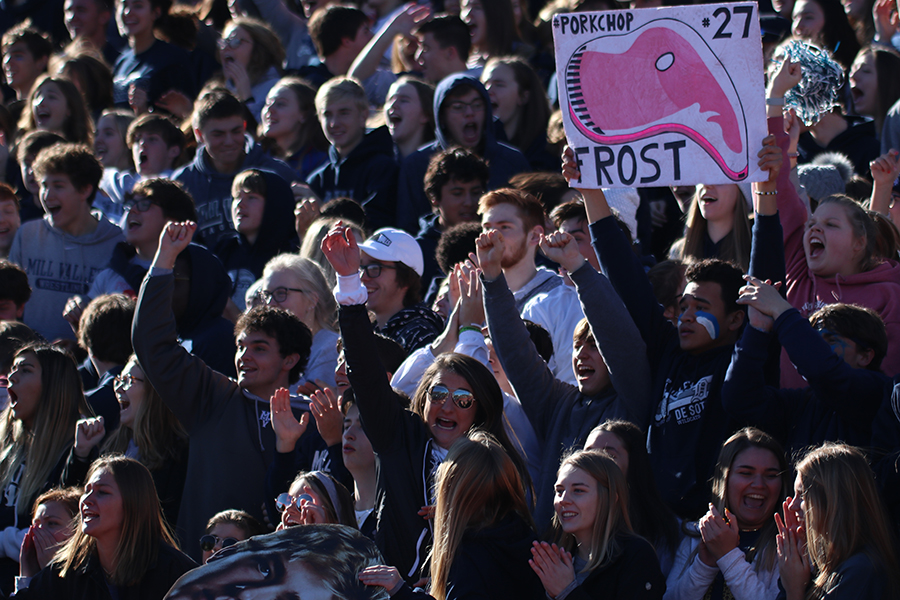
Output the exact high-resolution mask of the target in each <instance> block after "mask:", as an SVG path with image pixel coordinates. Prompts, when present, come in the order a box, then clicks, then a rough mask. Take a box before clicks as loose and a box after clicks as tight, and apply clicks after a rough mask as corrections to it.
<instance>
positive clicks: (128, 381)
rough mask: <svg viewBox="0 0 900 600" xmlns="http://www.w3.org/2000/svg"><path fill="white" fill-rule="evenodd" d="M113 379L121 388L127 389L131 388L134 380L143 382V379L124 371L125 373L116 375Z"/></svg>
mask: <svg viewBox="0 0 900 600" xmlns="http://www.w3.org/2000/svg"><path fill="white" fill-rule="evenodd" d="M114 381H115V384H116V385H117V386H118V387H120V388H122V390H129V389H131V386H133V385H134V382H135V381H140V382H143V381H144V380H143V379H140V378H138V377H134V376H132V375H130V374H127V373H126V374H125V375H121V374H119V375H116V378H115V380H114Z"/></svg>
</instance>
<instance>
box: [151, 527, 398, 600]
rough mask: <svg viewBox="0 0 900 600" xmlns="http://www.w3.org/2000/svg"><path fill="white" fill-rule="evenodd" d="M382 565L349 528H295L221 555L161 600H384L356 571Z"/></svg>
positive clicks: (376, 554)
mask: <svg viewBox="0 0 900 600" xmlns="http://www.w3.org/2000/svg"><path fill="white" fill-rule="evenodd" d="M382 564H385V563H384V559H383V558H382V557H381V554H380V553H379V552H378V549H377V548H376V547H375V543H374V542H373V541H372V540H370V539H369V538H367V537H365V536H364V535H362V534H361V533H360V532H359V531H357V530H355V529H353V528H351V527H346V526H343V525H298V526H297V527H291V528H289V529H285V530H283V531H278V532H276V533H270V534H268V535H260V536H255V537H252V538H250V539H248V540H245V541H243V542H238V543H237V544H235V545H233V546H229V547H227V548H224V549H222V550H221V551H219V552H217V553H216V554H215V555H214V556H213V557H212V558H211V559H210V560H209V562H208V563H207V564H205V565H203V566H202V567H198V568H196V569H194V570H193V571H189V572H187V573H185V574H184V575H182V576H181V578H180V579H179V580H178V581H176V582H175V585H173V586H172V589H171V590H169V593H168V595H167V596H166V600H202V599H206V598H234V599H235V600H237V599H239V598H245V597H251V596H252V597H265V598H294V597H297V594H302V597H303V598H305V599H306V598H309V599H314V600H320V599H322V600H331V599H335V600H338V599H340V600H387V599H388V598H389V596H388V594H387V592H386V591H385V589H384V588H383V587H379V586H367V585H365V584H363V583H362V582H361V581H360V580H359V572H360V571H361V570H363V569H365V568H366V567H370V566H375V565H382Z"/></svg>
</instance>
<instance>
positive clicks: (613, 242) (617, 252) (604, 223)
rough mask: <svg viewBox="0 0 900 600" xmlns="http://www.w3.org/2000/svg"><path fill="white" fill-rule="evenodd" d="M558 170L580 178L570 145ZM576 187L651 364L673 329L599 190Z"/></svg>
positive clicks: (600, 256) (605, 269)
mask: <svg viewBox="0 0 900 600" xmlns="http://www.w3.org/2000/svg"><path fill="white" fill-rule="evenodd" d="M562 173H563V175H564V176H565V178H566V179H567V180H568V181H569V183H570V184H572V183H573V182H574V183H576V184H577V182H578V181H580V180H581V171H580V169H579V165H578V162H577V160H576V157H575V154H574V153H573V152H572V149H571V148H566V151H565V153H564V155H563V167H562ZM578 191H579V192H581V195H582V197H583V198H584V205H585V208H586V210H587V215H588V220H589V221H590V222H591V225H590V229H591V242H592V245H593V246H594V251H595V252H596V253H597V258H598V259H599V261H600V269H601V271H602V272H603V274H604V275H606V277H608V278H609V281H610V283H612V286H613V288H614V289H615V290H616V293H617V294H618V295H619V297H620V298H621V299H622V301H623V302H624V304H625V306H626V307H627V308H628V312H629V313H630V314H631V318H632V321H633V322H634V324H635V325H637V328H638V331H640V334H641V337H642V338H643V339H644V342H645V343H646V344H647V346H648V348H649V349H650V350H649V351H650V355H649V356H650V364H651V368H654V358H653V356H654V348H659V347H662V346H664V345H665V344H666V343H667V342H668V340H669V339H670V337H671V336H674V335H675V329H674V327H673V326H672V324H671V323H670V322H669V321H668V319H666V318H665V317H664V316H663V308H662V307H661V306H660V305H659V303H658V302H657V301H656V296H655V295H654V293H653V287H652V286H651V285H650V280H648V279H647V275H646V274H645V273H644V267H643V265H641V263H640V260H639V259H638V257H637V256H636V255H635V254H634V252H633V251H632V250H631V246H630V244H629V243H628V240H627V239H626V238H625V236H624V234H623V233H622V231H621V230H620V229H619V227H618V225H617V224H616V222H615V219H614V218H613V214H612V211H611V210H610V208H609V204H607V202H606V196H605V195H604V194H603V190H589V189H582V188H578Z"/></svg>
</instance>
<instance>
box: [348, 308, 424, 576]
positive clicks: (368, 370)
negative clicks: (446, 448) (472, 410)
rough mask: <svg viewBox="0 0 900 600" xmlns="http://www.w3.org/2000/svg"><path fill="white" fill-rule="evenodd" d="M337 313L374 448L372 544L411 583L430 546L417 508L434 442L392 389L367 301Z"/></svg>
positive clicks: (362, 416) (361, 412)
mask: <svg viewBox="0 0 900 600" xmlns="http://www.w3.org/2000/svg"><path fill="white" fill-rule="evenodd" d="M339 314H340V324H341V337H342V338H343V340H344V356H345V357H346V359H347V376H348V377H349V379H350V385H351V387H352V388H353V390H354V392H355V394H356V404H357V406H358V407H359V417H360V421H361V422H362V426H363V429H364V430H365V432H366V435H367V436H368V437H369V441H370V442H371V443H372V449H373V450H374V451H375V461H376V462H375V472H376V478H377V492H376V497H375V512H376V513H377V515H378V528H377V530H376V532H375V544H376V545H377V546H378V549H379V550H381V552H382V554H383V555H384V559H385V560H386V561H387V563H386V564H389V565H394V566H395V567H397V569H398V570H399V571H400V575H401V576H402V577H404V578H405V579H406V580H407V581H408V582H410V583H413V582H415V581H417V580H418V579H419V577H420V576H421V573H422V568H423V563H424V561H425V557H426V556H427V555H428V549H429V547H430V546H431V538H432V531H431V521H428V520H425V519H424V518H422V517H420V516H419V514H418V512H419V510H420V509H421V508H422V507H423V506H425V505H430V504H432V501H431V497H430V495H429V490H430V489H431V487H432V483H433V482H432V472H433V470H434V467H435V466H436V465H435V464H434V460H433V458H432V453H431V448H432V445H433V442H432V440H431V435H430V434H429V432H428V426H427V425H426V424H425V422H424V421H423V420H422V418H421V417H419V415H416V414H414V413H412V412H410V411H408V410H406V409H405V408H404V405H405V401H404V400H403V399H402V398H401V397H400V396H399V395H398V394H397V393H396V392H394V391H393V390H392V389H391V386H390V382H388V380H387V377H386V376H385V369H384V367H383V366H382V364H381V361H380V360H379V359H378V355H377V353H376V351H375V340H374V337H373V336H374V335H375V334H374V332H373V331H372V325H371V323H370V322H369V315H368V313H367V312H366V306H365V305H364V304H359V305H353V306H342V307H340V312H339Z"/></svg>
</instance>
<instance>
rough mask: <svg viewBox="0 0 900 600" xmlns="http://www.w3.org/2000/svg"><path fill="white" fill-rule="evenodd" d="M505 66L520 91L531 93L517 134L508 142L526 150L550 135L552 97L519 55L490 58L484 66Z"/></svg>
mask: <svg viewBox="0 0 900 600" xmlns="http://www.w3.org/2000/svg"><path fill="white" fill-rule="evenodd" d="M495 64H499V65H506V66H507V67H509V68H510V69H511V70H512V72H513V77H514V78H515V80H516V85H517V86H519V94H520V95H521V94H525V93H527V94H528V101H527V102H525V104H523V105H522V116H521V118H520V119H519V126H518V127H517V128H516V133H515V134H514V135H513V136H512V139H510V140H509V143H510V144H512V145H513V146H515V147H516V148H518V149H519V150H521V151H522V152H525V151H527V150H528V149H529V148H530V147H531V145H532V143H534V140H536V139H537V138H538V137H541V138H546V137H547V123H549V122H550V100H549V99H548V98H547V92H546V91H545V90H544V86H543V85H542V84H541V79H540V77H538V74H537V73H536V72H535V71H534V68H533V67H532V66H531V65H530V64H528V61H526V60H524V59H522V58H519V57H518V56H499V57H494V58H491V59H490V60H489V61H488V62H487V64H486V65H485V66H484V70H485V71H487V70H488V69H489V68H490V67H491V66H492V65H495Z"/></svg>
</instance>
